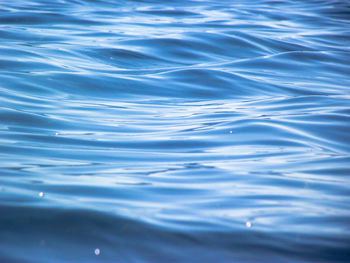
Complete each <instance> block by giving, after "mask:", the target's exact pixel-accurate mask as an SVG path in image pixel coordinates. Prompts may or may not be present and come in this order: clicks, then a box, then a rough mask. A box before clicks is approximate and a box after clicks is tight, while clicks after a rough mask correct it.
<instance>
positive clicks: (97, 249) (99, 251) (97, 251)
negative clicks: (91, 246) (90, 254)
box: [95, 248, 101, 256]
mask: <svg viewBox="0 0 350 263" xmlns="http://www.w3.org/2000/svg"><path fill="white" fill-rule="evenodd" d="M100 253H101V250H100V249H99V248H96V249H95V255H96V256H98V255H100Z"/></svg>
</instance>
